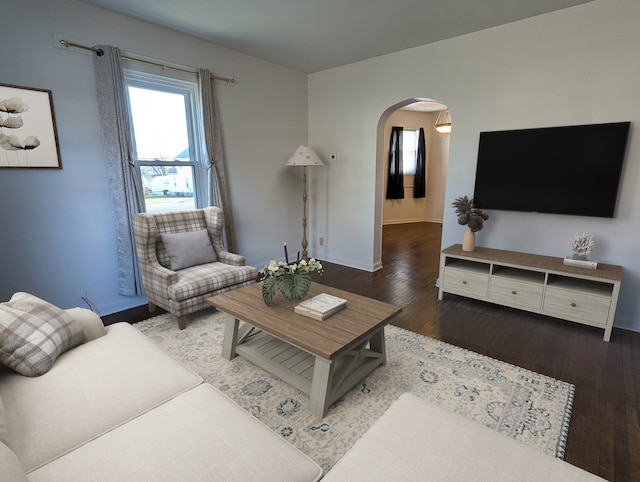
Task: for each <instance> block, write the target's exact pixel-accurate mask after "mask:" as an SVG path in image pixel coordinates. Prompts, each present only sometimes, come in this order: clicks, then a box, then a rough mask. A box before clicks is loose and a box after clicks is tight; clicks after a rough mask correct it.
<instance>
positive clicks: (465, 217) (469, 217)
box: [451, 196, 489, 251]
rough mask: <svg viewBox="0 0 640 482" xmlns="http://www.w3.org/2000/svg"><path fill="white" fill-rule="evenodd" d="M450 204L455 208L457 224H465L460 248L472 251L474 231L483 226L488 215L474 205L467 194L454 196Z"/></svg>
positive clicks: (474, 245)
mask: <svg viewBox="0 0 640 482" xmlns="http://www.w3.org/2000/svg"><path fill="white" fill-rule="evenodd" d="M451 205H452V206H453V207H454V208H455V210H456V215H457V216H458V224H460V225H462V226H465V225H466V226H467V230H466V232H465V233H464V238H463V240H462V250H463V251H474V250H475V249H476V232H477V231H480V230H481V229H482V228H483V226H484V222H485V221H486V220H487V219H489V215H488V214H486V213H483V212H482V210H481V209H478V208H477V207H475V204H474V203H473V199H469V198H468V197H467V196H463V197H458V198H456V199H455V201H453V203H451Z"/></svg>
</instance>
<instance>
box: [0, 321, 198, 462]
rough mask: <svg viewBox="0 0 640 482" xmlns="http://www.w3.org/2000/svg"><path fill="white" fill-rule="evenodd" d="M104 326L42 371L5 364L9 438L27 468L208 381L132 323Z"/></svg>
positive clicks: (0, 387) (1, 386) (2, 385)
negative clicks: (33, 373) (27, 372)
mask: <svg viewBox="0 0 640 482" xmlns="http://www.w3.org/2000/svg"><path fill="white" fill-rule="evenodd" d="M106 331H107V334H106V335H105V336H102V337H100V338H98V339H96V340H93V341H90V342H87V343H84V344H82V345H80V346H77V347H76V348H74V349H73V350H70V351H67V352H66V353H63V354H62V355H60V357H59V358H58V360H57V361H56V362H55V363H54V365H53V367H52V368H51V370H49V372H48V373H46V374H44V375H42V376H41V377H36V378H28V377H23V376H20V375H18V374H16V373H15V372H12V371H10V370H4V371H2V370H0V397H2V401H3V402H4V406H5V409H6V413H7V424H8V436H9V445H10V446H11V448H12V449H13V451H14V452H15V453H16V455H17V456H18V458H19V459H20V461H21V462H22V464H23V466H24V468H25V470H26V471H27V472H30V471H32V470H34V469H35V468H37V467H39V466H41V465H43V464H46V463H47V462H49V461H51V460H53V459H55V458H56V457H58V456H60V455H62V454H64V453H66V452H68V451H70V450H72V449H74V448H75V447H77V446H79V445H82V444H84V443H86V442H87V441H88V440H91V439H93V438H95V437H97V436H99V435H101V434H103V433H104V432H106V431H109V430H111V429H112V428H113V427H116V426H118V425H120V424H122V423H125V422H127V421H128V420H131V419H132V418H135V417H137V416H139V415H140V414H142V413H144V412H146V411H148V410H150V409H152V408H154V407H156V406H158V405H160V404H162V403H164V402H166V401H167V400H170V399H171V398H173V397H175V396H176V395H177V394H179V393H182V392H184V391H185V390H188V389H190V388H192V387H194V386H196V385H199V384H200V383H202V378H200V376H199V375H197V374H196V373H194V372H193V371H191V370H189V369H188V368H186V367H185V366H183V365H182V364H180V363H179V362H177V361H175V360H174V359H172V358H171V357H170V356H169V355H167V354H166V353H164V352H163V351H162V350H161V349H160V348H159V347H158V346H156V345H155V344H154V343H153V342H152V341H151V340H150V339H149V338H148V337H146V336H145V335H143V334H142V333H140V332H139V331H138V330H136V329H135V328H134V327H133V326H131V325H129V324H128V323H116V324H113V325H109V326H108V327H107V328H106Z"/></svg>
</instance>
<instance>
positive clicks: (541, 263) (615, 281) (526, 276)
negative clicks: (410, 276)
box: [438, 244, 622, 341]
mask: <svg viewBox="0 0 640 482" xmlns="http://www.w3.org/2000/svg"><path fill="white" fill-rule="evenodd" d="M562 261H563V260H562V258H555V257H551V256H541V255H537V254H529V253H520V252H516V251H505V250H501V249H490V248H482V247H476V249H475V251H462V245H460V244H455V245H453V246H450V247H448V248H447V249H445V250H443V251H442V257H441V259H440V291H439V293H438V299H439V300H442V298H443V295H444V293H451V294H455V295H460V296H466V297H468V298H474V299H478V300H483V301H488V302H490V303H495V304H498V305H503V306H509V307H512V308H518V309H521V310H526V311H531V312H534V313H540V314H543V315H548V316H553V317H555V318H560V319H563V320H569V321H573V322H576V323H582V324H585V325H590V326H595V327H598V328H602V329H604V341H609V339H610V338H611V329H612V327H613V318H614V316H615V312H616V305H617V303H618V294H619V292H620V283H621V282H622V268H621V267H620V266H615V265H609V264H601V263H600V264H598V268H597V269H588V268H578V267H574V266H565V265H564V264H563V263H562Z"/></svg>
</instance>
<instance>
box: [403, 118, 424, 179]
mask: <svg viewBox="0 0 640 482" xmlns="http://www.w3.org/2000/svg"><path fill="white" fill-rule="evenodd" d="M419 132H420V131H419V129H407V128H406V127H405V128H404V129H403V130H402V174H415V173H416V158H417V155H418V135H419Z"/></svg>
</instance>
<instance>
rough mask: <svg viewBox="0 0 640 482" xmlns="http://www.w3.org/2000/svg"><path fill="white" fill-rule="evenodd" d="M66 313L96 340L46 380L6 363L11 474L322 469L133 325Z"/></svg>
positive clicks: (236, 476)
mask: <svg viewBox="0 0 640 482" xmlns="http://www.w3.org/2000/svg"><path fill="white" fill-rule="evenodd" d="M3 305H4V304H3ZM64 312H65V313H67V314H70V315H71V316H72V318H73V319H74V320H75V321H78V322H80V323H81V326H82V330H83V331H84V332H85V334H86V341H84V342H83V343H81V344H79V345H77V346H75V347H73V348H71V349H69V350H67V351H64V353H62V354H60V355H59V356H57V359H55V362H54V363H53V365H52V366H51V367H50V369H48V371H47V372H46V373H44V374H42V375H40V376H24V375H21V374H19V373H16V372H15V371H14V370H12V369H9V368H6V367H0V481H2V482H19V481H31V482H41V481H42V482H45V481H60V482H62V481H64V482H74V481H82V482H90V481H105V482H106V481H109V482H114V481H136V482H141V481H150V482H151V481H153V482H158V481H171V482H176V481H189V482H192V481H207V482H208V481H225V482H227V481H234V480H238V481H245V482H246V481H279V482H280V481H292V482H294V481H295V482H299V481H317V480H319V479H320V478H321V477H322V470H321V469H320V467H319V466H318V465H317V464H315V463H314V462H313V461H312V460H311V459H309V458H308V457H307V456H306V455H304V454H302V453H301V452H300V451H298V450H297V449H296V448H294V447H293V446H292V445H290V444H289V443H288V442H286V441H285V440H283V439H282V438H281V437H279V436H278V435H277V434H275V433H274V432H272V431H271V430H269V429H268V428H267V427H266V426H264V425H263V424H262V423H261V422H259V421H258V420H257V419H255V418H254V417H253V416H252V415H250V414H249V413H248V412H246V411H245V410H244V409H242V408H241V407H239V406H238V405H236V404H235V403H233V402H232V401H230V400H229V399H228V398H226V397H225V396H224V395H222V394H221V393H219V392H218V391H217V390H216V389H214V388H213V387H212V386H210V385H208V384H203V381H202V379H201V378H200V377H199V376H198V375H197V374H195V373H194V372H192V371H191V370H189V369H187V368H186V367H184V366H183V365H181V364H180V363H179V362H177V361H175V360H174V359H172V358H171V357H170V356H168V355H166V354H165V353H164V352H162V351H161V350H160V349H159V348H157V347H156V346H155V345H154V344H153V343H152V342H151V341H150V340H149V339H148V338H147V337H145V336H144V335H142V334H141V333H140V332H138V330H136V329H135V328H134V327H132V326H131V325H129V324H127V323H117V324H114V325H110V326H108V327H106V328H105V327H103V325H102V322H101V320H100V318H99V317H98V316H97V315H95V314H94V313H92V312H91V311H89V310H84V309H81V308H74V309H71V310H65V311H64ZM1 314H2V313H0V315H1ZM5 315H6V313H5ZM5 321H6V317H5ZM5 331H6V330H5ZM2 336H3V335H2V332H1V331H0V348H2V344H3V343H5V342H7V337H6V336H4V340H3V339H2ZM5 355H6V353H5Z"/></svg>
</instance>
